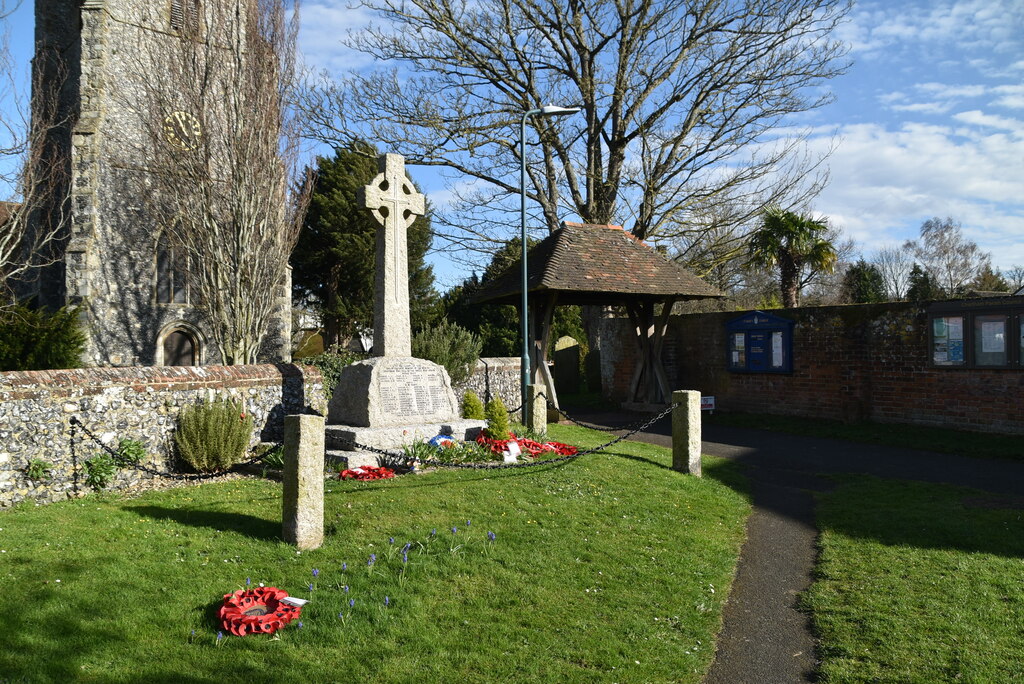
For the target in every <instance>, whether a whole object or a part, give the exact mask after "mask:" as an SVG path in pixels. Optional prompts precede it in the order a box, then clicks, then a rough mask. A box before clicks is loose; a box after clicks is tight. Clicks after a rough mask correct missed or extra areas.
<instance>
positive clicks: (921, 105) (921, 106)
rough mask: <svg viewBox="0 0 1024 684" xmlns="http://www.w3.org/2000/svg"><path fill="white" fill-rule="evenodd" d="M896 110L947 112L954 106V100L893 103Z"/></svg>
mask: <svg viewBox="0 0 1024 684" xmlns="http://www.w3.org/2000/svg"><path fill="white" fill-rule="evenodd" d="M889 108H890V109H892V110H893V111H896V112H919V113H921V114H945V113H946V112H948V111H949V110H950V109H952V108H953V103H952V102H916V103H914V104H903V105H892V106H890V107H889Z"/></svg>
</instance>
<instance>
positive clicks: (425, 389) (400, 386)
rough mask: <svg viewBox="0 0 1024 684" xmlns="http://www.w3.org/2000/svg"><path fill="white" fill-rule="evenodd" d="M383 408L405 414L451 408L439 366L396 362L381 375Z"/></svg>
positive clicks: (380, 393) (390, 412)
mask: <svg viewBox="0 0 1024 684" xmlns="http://www.w3.org/2000/svg"><path fill="white" fill-rule="evenodd" d="M378 382H379V385H378V389H379V396H380V401H381V408H382V409H383V411H384V413H386V414H388V415H392V416H396V417H402V418H414V417H416V416H430V415H434V414H437V413H440V412H445V413H447V412H449V409H450V407H449V406H448V402H447V397H446V394H445V391H444V378H443V376H442V374H441V372H440V369H425V368H424V367H423V366H422V365H421V364H417V363H394V364H392V365H389V366H387V367H384V368H381V369H380V370H379V375H378Z"/></svg>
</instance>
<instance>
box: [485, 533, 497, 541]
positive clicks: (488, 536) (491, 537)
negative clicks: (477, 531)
mask: <svg viewBox="0 0 1024 684" xmlns="http://www.w3.org/2000/svg"><path fill="white" fill-rule="evenodd" d="M497 536H498V535H496V534H494V533H493V532H488V533H487V538H488V539H490V540H491V541H494V540H495V539H496V538H497Z"/></svg>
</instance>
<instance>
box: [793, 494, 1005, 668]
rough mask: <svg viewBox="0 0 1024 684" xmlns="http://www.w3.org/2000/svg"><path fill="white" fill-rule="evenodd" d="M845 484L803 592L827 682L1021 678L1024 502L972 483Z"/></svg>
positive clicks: (827, 514) (822, 508)
mask: <svg viewBox="0 0 1024 684" xmlns="http://www.w3.org/2000/svg"><path fill="white" fill-rule="evenodd" d="M844 482H845V484H844V486H842V487H840V488H839V489H838V490H836V491H835V492H833V493H830V494H827V495H825V496H824V497H823V499H822V501H821V503H820V505H819V508H818V523H819V526H820V528H821V530H822V534H821V542H820V543H821V556H820V560H819V564H818V567H817V570H816V573H817V579H816V581H815V583H814V584H813V586H812V587H811V589H810V590H809V592H808V593H807V595H806V596H805V601H806V606H807V608H808V609H810V610H811V611H813V618H814V624H815V627H816V630H817V631H818V633H819V636H820V639H821V654H822V657H823V663H822V669H821V673H822V679H823V681H826V682H843V683H844V684H845V683H846V682H921V683H926V682H927V683H929V684H930V683H932V682H954V681H955V682H979V683H981V682H1010V681H1024V511H1021V510H1012V509H1010V510H1007V509H997V508H991V506H1000V505H1002V506H1006V505H1007V504H1006V503H1000V502H999V501H998V499H999V497H993V496H991V495H986V494H984V493H983V492H978V491H976V490H970V489H960V488H954V487H947V486H942V485H932V484H923V483H913V482H902V481H895V480H880V479H874V478H868V477H857V478H850V479H847V480H844ZM979 505H981V506H989V508H985V507H978V506H979Z"/></svg>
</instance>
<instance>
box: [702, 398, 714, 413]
mask: <svg viewBox="0 0 1024 684" xmlns="http://www.w3.org/2000/svg"><path fill="white" fill-rule="evenodd" d="M700 410H701V411H714V410H715V398H714V397H701V398H700Z"/></svg>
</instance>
